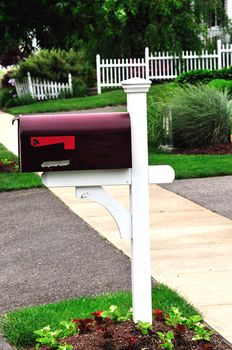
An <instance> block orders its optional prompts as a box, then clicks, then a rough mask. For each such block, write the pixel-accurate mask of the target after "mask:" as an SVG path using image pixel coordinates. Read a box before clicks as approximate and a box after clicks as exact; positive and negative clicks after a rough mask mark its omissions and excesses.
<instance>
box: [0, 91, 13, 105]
mask: <svg viewBox="0 0 232 350" xmlns="http://www.w3.org/2000/svg"><path fill="white" fill-rule="evenodd" d="M11 98H12V95H11V92H10V90H9V89H2V90H0V107H5V104H6V103H7V101H8V100H10V99H11Z"/></svg>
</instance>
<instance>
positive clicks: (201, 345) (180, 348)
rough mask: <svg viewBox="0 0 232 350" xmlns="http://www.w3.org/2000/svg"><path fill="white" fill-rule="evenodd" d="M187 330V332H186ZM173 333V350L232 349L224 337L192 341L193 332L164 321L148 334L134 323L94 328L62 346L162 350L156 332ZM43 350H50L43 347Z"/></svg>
mask: <svg viewBox="0 0 232 350" xmlns="http://www.w3.org/2000/svg"><path fill="white" fill-rule="evenodd" d="M183 328H184V329H183ZM170 330H172V331H173V332H174V335H175V340H174V341H173V344H174V347H173V350H205V349H210V350H231V349H232V347H231V346H230V345H228V344H227V343H226V342H225V341H224V340H223V338H222V337H220V336H219V335H217V334H215V335H213V336H212V339H211V342H206V341H198V342H196V341H193V340H192V337H193V331H192V330H189V329H187V328H186V327H184V326H182V328H181V330H179V329H178V328H177V329H174V328H171V327H170V326H166V324H165V323H164V322H163V321H154V322H153V329H152V331H151V332H150V334H149V335H141V333H140V331H138V330H136V329H135V324H134V323H133V322H132V321H125V322H121V323H113V322H111V323H110V324H105V325H104V324H103V325H100V326H95V327H93V328H92V329H91V330H88V331H85V332H84V333H82V334H79V335H78V336H72V337H68V338H66V339H65V340H63V341H62V343H66V344H72V345H73V350H161V349H162V348H161V347H160V344H161V343H162V342H161V340H160V339H159V337H158V335H157V334H156V332H157V331H159V332H163V333H164V334H166V332H168V331H170ZM170 349H171V348H170ZM41 350H48V347H46V346H42V347H41Z"/></svg>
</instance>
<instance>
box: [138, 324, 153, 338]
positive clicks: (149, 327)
mask: <svg viewBox="0 0 232 350" xmlns="http://www.w3.org/2000/svg"><path fill="white" fill-rule="evenodd" d="M135 328H136V329H138V330H139V331H140V332H141V334H142V335H146V334H149V332H150V331H151V330H152V324H151V323H150V322H142V321H138V323H137V325H136V326H135Z"/></svg>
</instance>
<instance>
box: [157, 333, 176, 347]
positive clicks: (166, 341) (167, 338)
mask: <svg viewBox="0 0 232 350" xmlns="http://www.w3.org/2000/svg"><path fill="white" fill-rule="evenodd" d="M157 335H158V336H159V338H160V339H161V341H162V342H163V343H161V344H160V347H161V348H162V349H169V350H172V349H173V348H174V345H173V343H172V340H173V339H174V334H173V332H172V331H168V332H167V333H166V334H164V333H162V332H157Z"/></svg>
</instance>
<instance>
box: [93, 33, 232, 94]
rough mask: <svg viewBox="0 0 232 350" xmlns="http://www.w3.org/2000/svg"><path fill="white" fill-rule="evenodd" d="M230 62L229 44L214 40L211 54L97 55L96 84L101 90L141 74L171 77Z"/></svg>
mask: <svg viewBox="0 0 232 350" xmlns="http://www.w3.org/2000/svg"><path fill="white" fill-rule="evenodd" d="M231 65H232V44H227V45H222V43H221V40H218V41H217V49H216V50H214V51H213V53H208V51H207V50H202V51H201V52H200V53H197V52H196V51H183V52H182V53H181V54H180V55H177V54H169V53H168V52H154V53H150V52H149V48H148V47H147V48H146V49H145V57H144V58H126V59H113V60H112V59H106V60H104V59H103V60H101V58H100V55H97V56H96V67H97V87H98V93H99V94H100V93H101V89H102V88H103V87H118V86H121V81H123V80H126V79H129V78H134V77H141V78H146V79H151V80H164V79H166V80H171V79H175V78H176V77H177V76H178V75H180V74H182V73H185V72H188V71H190V70H197V69H211V70H214V69H220V68H223V67H230V66H231Z"/></svg>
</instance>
